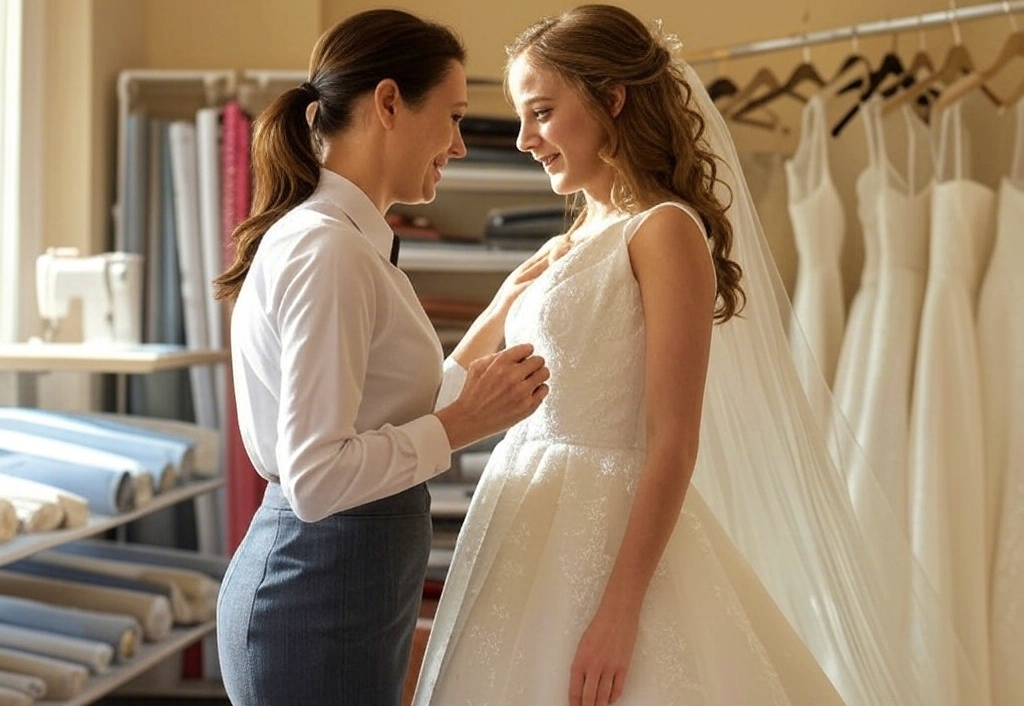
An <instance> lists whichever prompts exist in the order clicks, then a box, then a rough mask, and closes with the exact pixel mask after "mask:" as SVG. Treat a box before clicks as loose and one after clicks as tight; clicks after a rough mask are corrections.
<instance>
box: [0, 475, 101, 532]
mask: <svg viewBox="0 0 1024 706" xmlns="http://www.w3.org/2000/svg"><path fill="white" fill-rule="evenodd" d="M2 461H3V459H0V496H2V497H6V498H8V499H10V498H15V497H21V498H29V499H33V500H41V501H43V502H48V503H56V504H57V505H60V507H61V509H62V510H64V525H63V526H64V527H67V528H68V529H74V528H76V527H83V526H84V525H85V523H86V522H88V521H89V503H88V501H87V500H86V499H85V498H83V497H82V496H81V495H77V494H75V493H72V492H70V491H67V490H64V489H62V488H55V487H54V486H52V485H47V484H45V483H40V482H39V481H35V480H29V479H27V478H19V477H18V476H9V475H7V474H5V473H4V472H3V464H2Z"/></svg>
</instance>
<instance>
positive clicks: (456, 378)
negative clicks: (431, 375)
mask: <svg viewBox="0 0 1024 706" xmlns="http://www.w3.org/2000/svg"><path fill="white" fill-rule="evenodd" d="M441 374H442V378H441V389H439V390H438V391H437V404H435V405H434V409H441V408H443V407H447V406H448V405H450V404H451V403H452V402H454V401H455V400H456V399H458V397H459V394H460V393H461V392H462V388H463V386H465V384H466V369H465V368H463V367H462V366H461V365H459V364H458V363H457V362H455V359H454V358H446V359H445V361H444V367H443V368H442V372H441Z"/></svg>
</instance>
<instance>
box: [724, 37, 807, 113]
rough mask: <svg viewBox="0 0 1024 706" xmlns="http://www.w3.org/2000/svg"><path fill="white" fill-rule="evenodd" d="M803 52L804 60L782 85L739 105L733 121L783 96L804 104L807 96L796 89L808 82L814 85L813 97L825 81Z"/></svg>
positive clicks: (805, 50) (805, 49)
mask: <svg viewBox="0 0 1024 706" xmlns="http://www.w3.org/2000/svg"><path fill="white" fill-rule="evenodd" d="M804 52H805V53H804V60H803V61H802V62H800V63H799V64H798V65H797V66H796V68H795V69H793V72H792V73H791V74H790V75H789V78H788V79H786V82H785V83H784V84H782V85H781V86H776V87H775V88H774V89H773V90H770V91H769V92H768V93H766V94H765V95H763V96H761V97H759V98H755V99H753V100H751V101H749V102H747V103H746V104H745V105H739V107H738V108H737V109H736V110H734V111H732V117H733V119H739V118H742V117H743V116H745V115H746V114H747V113H749V112H751V111H753V110H757V109H758V108H761V107H764V106H766V105H768V104H769V103H771V102H772V101H775V100H778V99H779V98H781V97H783V96H790V97H793V98H796V99H797V100H798V101H800V102H801V103H806V102H807V98H808V97H809V96H804V95H802V94H801V93H799V92H798V91H797V90H796V89H797V88H798V87H799V86H800V84H802V83H806V82H810V83H811V84H813V85H814V90H813V91H812V95H813V93H815V92H817V90H818V89H820V88H821V87H822V86H824V85H825V79H823V78H822V77H821V74H819V73H818V69H817V68H816V67H815V66H814V64H813V63H811V60H810V55H809V53H808V52H807V48H806V47H804ZM737 105H738V104H737Z"/></svg>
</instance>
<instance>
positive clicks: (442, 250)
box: [401, 240, 533, 274]
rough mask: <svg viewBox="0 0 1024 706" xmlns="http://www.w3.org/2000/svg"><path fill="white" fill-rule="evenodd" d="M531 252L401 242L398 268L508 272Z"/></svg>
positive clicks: (432, 270) (463, 271) (410, 270)
mask: <svg viewBox="0 0 1024 706" xmlns="http://www.w3.org/2000/svg"><path fill="white" fill-rule="evenodd" d="M532 254H533V253H532V252H530V251H528V250H501V249H497V248H492V247H488V246H487V245H485V244H483V243H480V244H467V245H461V244H458V243H454V244H453V243H417V242H410V241H408V240H406V241H404V242H403V243H402V257H401V267H402V269H403V270H405V271H406V272H458V273H466V272H490V273H495V274H498V273H508V272H511V271H512V270H514V269H515V268H516V267H518V266H519V265H520V264H521V263H523V262H524V261H525V260H526V259H527V258H528V257H530V255H532Z"/></svg>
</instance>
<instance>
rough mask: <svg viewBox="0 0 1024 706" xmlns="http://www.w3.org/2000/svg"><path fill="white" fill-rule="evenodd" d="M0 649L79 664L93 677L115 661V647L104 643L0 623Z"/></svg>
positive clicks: (104, 670)
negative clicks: (19, 651) (87, 669)
mask: <svg viewBox="0 0 1024 706" xmlns="http://www.w3.org/2000/svg"><path fill="white" fill-rule="evenodd" d="M0 647H6V648H8V649H12V650H21V651H22V652H31V653H32V654H37V655H42V656H44V657H54V658H56V659H63V660H67V661H68V662H75V663H77V664H82V665H84V666H86V667H88V668H89V671H90V672H92V673H93V674H103V673H104V672H106V671H107V670H109V669H110V663H111V662H112V661H113V660H114V648H113V647H111V646H110V645H108V644H106V643H104V642H96V641H95V640H83V639H81V638H78V637H69V636H67V635H57V634H56V633H52V632H46V631H43V630H30V629H29V628H20V627H18V626H16V625H7V624H5V623H0Z"/></svg>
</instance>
